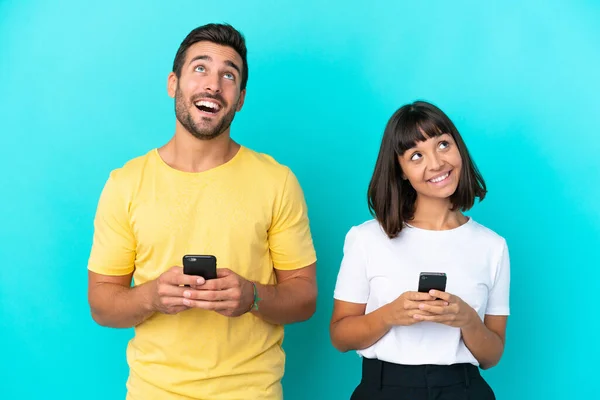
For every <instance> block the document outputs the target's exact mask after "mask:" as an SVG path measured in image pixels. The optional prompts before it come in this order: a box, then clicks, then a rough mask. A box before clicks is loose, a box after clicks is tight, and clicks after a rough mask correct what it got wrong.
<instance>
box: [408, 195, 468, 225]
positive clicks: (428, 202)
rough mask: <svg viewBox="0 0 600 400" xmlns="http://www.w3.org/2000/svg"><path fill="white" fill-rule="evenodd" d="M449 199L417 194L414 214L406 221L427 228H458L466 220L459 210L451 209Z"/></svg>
mask: <svg viewBox="0 0 600 400" xmlns="http://www.w3.org/2000/svg"><path fill="white" fill-rule="evenodd" d="M451 208H452V203H450V200H449V199H434V198H423V197H421V196H417V201H416V202H415V215H414V217H413V219H412V220H410V221H407V222H408V223H409V224H410V225H412V226H414V227H417V228H421V229H427V230H433V231H444V230H448V229H454V228H458V227H459V226H461V225H463V224H464V223H466V222H467V221H468V218H467V217H465V216H464V215H463V214H462V213H461V212H460V211H452V210H451Z"/></svg>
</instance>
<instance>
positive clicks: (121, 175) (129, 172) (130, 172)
mask: <svg viewBox="0 0 600 400" xmlns="http://www.w3.org/2000/svg"><path fill="white" fill-rule="evenodd" d="M155 151H156V150H154V149H153V150H150V151H148V152H147V153H146V154H143V155H140V156H137V157H134V158H132V159H129V160H128V161H126V162H125V163H124V164H123V165H122V166H120V167H117V168H115V169H113V170H112V171H111V172H110V180H112V181H113V182H114V183H116V184H117V185H119V186H120V185H125V184H128V183H134V182H136V181H138V180H139V178H140V176H142V175H143V173H144V171H145V170H146V169H147V168H148V167H149V166H150V165H153V164H154V162H155V161H154V158H153V155H154V152H155Z"/></svg>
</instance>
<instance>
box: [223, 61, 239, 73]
mask: <svg viewBox="0 0 600 400" xmlns="http://www.w3.org/2000/svg"><path fill="white" fill-rule="evenodd" d="M225 64H227V65H229V66H230V67H231V68H233V69H235V70H236V71H237V72H238V74H241V73H242V71H240V67H238V66H237V65H236V64H235V63H234V62H233V61H229V60H227V61H225Z"/></svg>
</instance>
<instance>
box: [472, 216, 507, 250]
mask: <svg viewBox="0 0 600 400" xmlns="http://www.w3.org/2000/svg"><path fill="white" fill-rule="evenodd" d="M467 226H468V228H469V229H468V232H469V233H470V234H471V235H473V236H474V237H475V238H477V240H478V241H485V242H488V243H490V244H492V245H497V246H505V245H506V239H505V238H504V237H503V236H501V235H500V234H499V233H498V232H496V231H494V230H492V229H491V228H488V227H487V226H485V225H483V224H481V223H479V222H477V221H475V220H474V219H473V218H471V219H470V220H469V222H468V223H467Z"/></svg>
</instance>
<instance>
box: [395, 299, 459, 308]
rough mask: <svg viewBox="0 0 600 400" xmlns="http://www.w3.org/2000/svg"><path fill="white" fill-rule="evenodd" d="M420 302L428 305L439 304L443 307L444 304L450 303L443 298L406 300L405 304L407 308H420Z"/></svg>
mask: <svg viewBox="0 0 600 400" xmlns="http://www.w3.org/2000/svg"><path fill="white" fill-rule="evenodd" d="M420 304H427V305H432V306H438V307H443V306H447V305H448V303H447V302H445V301H443V300H425V301H411V300H405V301H404V304H403V306H404V309H405V310H418V309H419V305H420Z"/></svg>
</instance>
